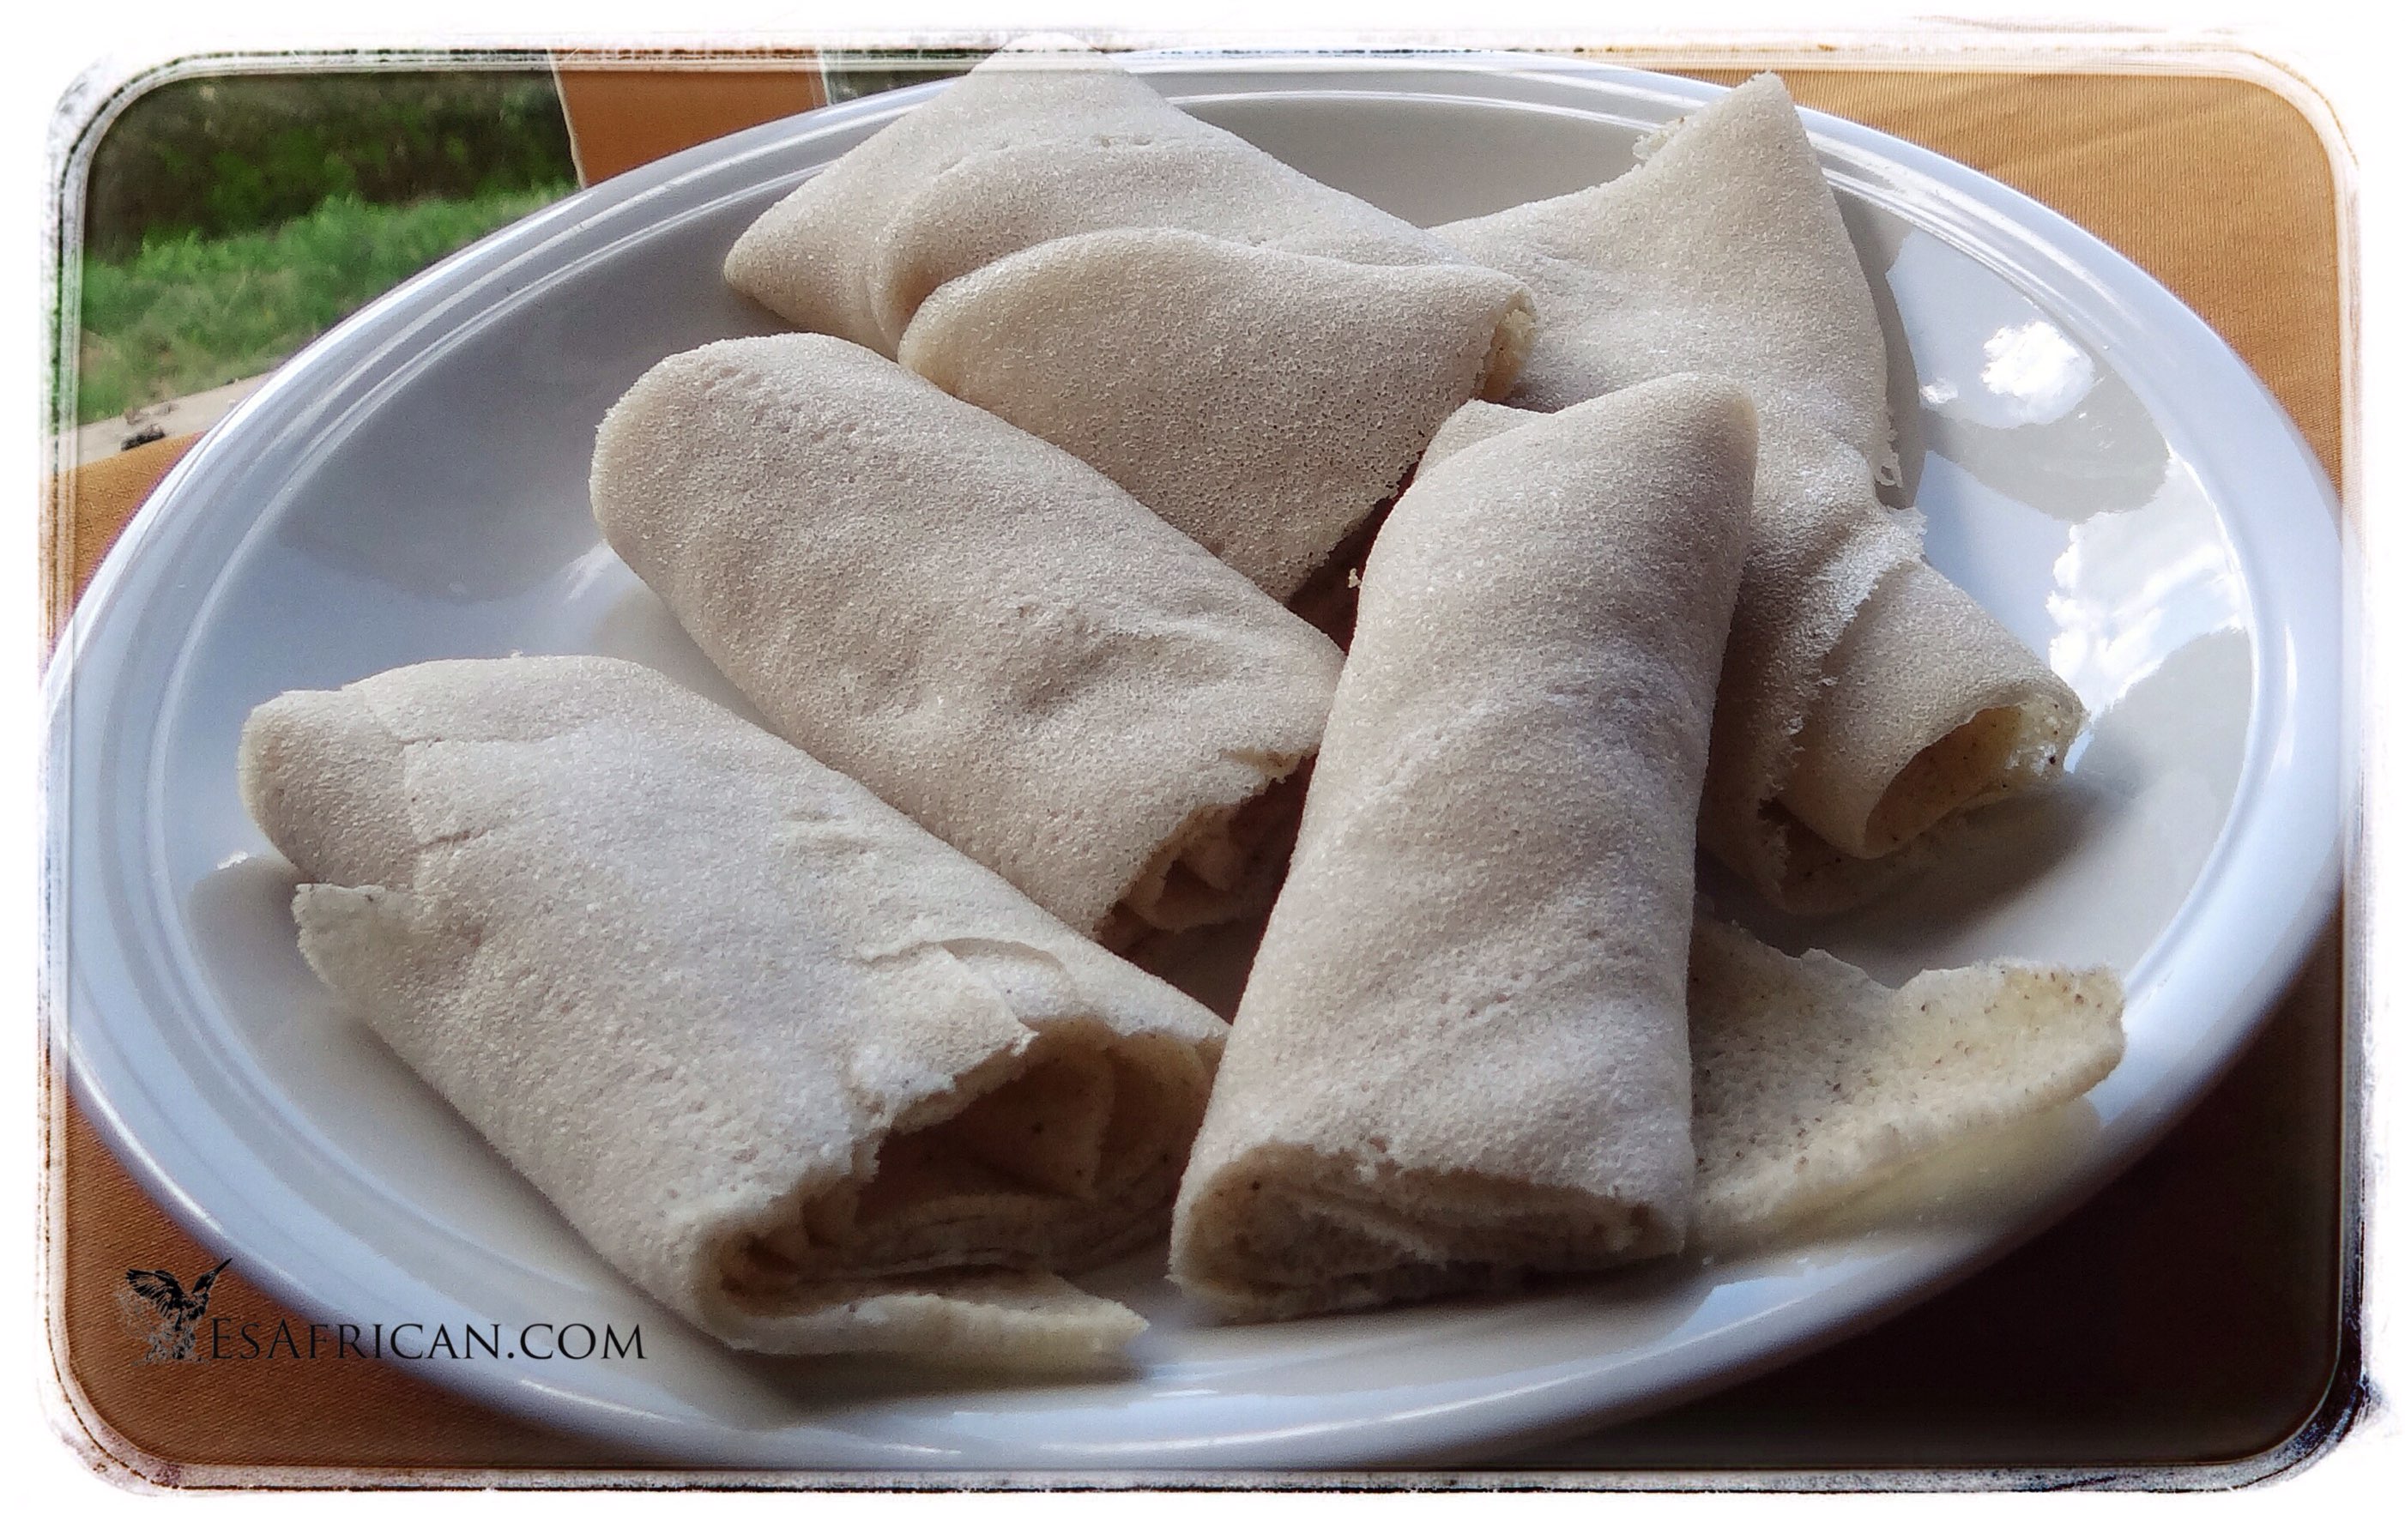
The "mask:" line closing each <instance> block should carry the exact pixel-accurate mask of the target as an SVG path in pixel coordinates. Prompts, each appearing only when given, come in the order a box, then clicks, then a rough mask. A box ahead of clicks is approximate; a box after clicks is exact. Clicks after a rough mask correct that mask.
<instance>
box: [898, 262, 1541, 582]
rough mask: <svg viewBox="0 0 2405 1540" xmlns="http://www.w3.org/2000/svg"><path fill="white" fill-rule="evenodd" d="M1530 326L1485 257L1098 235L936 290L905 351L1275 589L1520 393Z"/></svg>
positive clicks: (1295, 578)
mask: <svg viewBox="0 0 2405 1540" xmlns="http://www.w3.org/2000/svg"><path fill="white" fill-rule="evenodd" d="M1534 327H1535V321H1534V317H1533V315H1531V313H1530V311H1529V308H1528V296H1527V290H1526V288H1524V287H1522V286H1521V285H1520V283H1519V281H1518V280H1516V279H1512V278H1507V277H1505V276H1504V275H1503V274H1501V273H1495V272H1492V271H1490V270H1487V269H1484V268H1473V267H1467V266H1460V265H1456V264H1450V263H1442V264H1440V263H1429V264H1422V265H1418V266H1411V267H1378V266H1371V265H1368V264H1364V263H1359V262H1348V261H1342V260H1338V259H1333V258H1327V257H1310V256H1302V255H1298V254H1296V253H1294V252H1289V251H1281V250H1278V249H1276V248H1274V247H1268V246H1253V245H1240V244H1238V243H1235V242H1232V241H1226V240H1221V239H1219V238H1217V237H1216V236H1208V235H1198V234H1195V233H1193V232H1192V231H1182V230H1165V229H1150V230H1109V231H1096V232H1094V233H1091V234H1085V235H1072V236H1067V237H1064V238H1062V239H1061V240H1057V241H1048V242H1046V243H1044V244H1043V245H1036V246H1032V247H1029V248H1028V249H1027V250H1024V251H1021V252H1018V253H1016V254H1015V255H1012V256H1009V257H1006V258H1003V259H1000V260H998V261H995V262H993V263H992V264H991V265H989V266H986V267H981V268H978V269H977V270H976V271H975V272H973V273H966V274H964V275H963V276H961V277H958V278H955V279H953V280H952V281H951V282H949V283H948V284H946V285H944V287H941V288H939V289H937V290H936V291H935V294H934V295H933V297H931V298H930V299H929V300H928V301H927V302H926V303H925V304H923V305H921V307H920V308H919V311H918V314H917V315H916V316H915V317H914V318H913V319H912V320H911V322H910V326H909V329H907V331H905V332H904V333H903V335H902V343H901V349H900V353H899V357H900V359H901V361H902V363H903V364H904V365H905V366H907V367H908V368H909V369H911V370H914V371H917V372H918V373H920V374H921V375H923V376H925V377H926V378H927V379H930V380H932V381H934V382H935V384H937V385H941V386H943V388H944V389H946V390H947V391H949V392H950V393H951V394H953V395H955V396H958V397H960V398H961V399H963V400H966V401H972V402H974V403H976V404H977V405H978V406H981V407H984V408H985V409H987V410H988V411H990V412H992V413H995V414H996V415H998V416H1001V417H1002V418H1004V419H1005V420H1006V421H1008V422H1011V423H1013V424H1016V425H1017V426H1018V427H1023V428H1025V429H1026V430H1027V431H1029V432H1030V433H1033V434H1035V435H1036V436H1037V437H1039V438H1042V439H1045V440H1047V441H1050V442H1052V443H1055V444H1058V445H1060V446H1061V447H1062V448H1063V449H1066V450H1068V451H1069V452H1070V453H1072V454H1074V455H1076V456H1077V457H1078V458H1079V459H1081V460H1084V461H1085V462H1086V463H1087V464H1089V465H1090V466H1093V467H1095V468H1096V469H1099V470H1101V471H1103V472H1104V474H1106V475H1108V476H1109V477H1110V478H1111V479H1112V480H1113V481H1115V482H1117V483H1118V484H1119V485H1121V486H1123V487H1125V488H1126V489H1127V490H1128V491H1129V492H1131V493H1132V494H1133V495H1134V497H1135V498H1136V500H1137V501H1138V502H1141V503H1143V504H1144V505H1145V506H1146V508H1149V509H1151V510H1152V511H1154V512H1156V513H1158V514H1160V516H1161V517H1162V518H1163V519H1165V520H1167V521H1168V522H1169V523H1170V524H1172V525H1175V526H1176V527H1177V528H1179V529H1182V530H1184V531H1185V532H1186V533H1187V534H1188V535H1190V536H1192V537H1193V538H1194V539H1196V540H1197V541H1199V542H1201V544H1202V547H1203V549H1204V550H1206V551H1209V552H1210V553H1212V554H1213V555H1216V556H1217V557H1219V558H1220V559H1221V560H1223V561H1225V562H1227V563H1228V564H1229V565H1230V566H1231V567H1234V568H1235V569H1236V570H1237V571H1239V572H1242V573H1243V574H1244V575H1245V576H1246V577H1247V578H1250V579H1252V580H1253V581H1255V582H1257V583H1259V585H1260V586H1261V588H1262V589H1263V590H1264V591H1266V592H1267V593H1268V594H1269V595H1270V596H1271V597H1273V598H1275V599H1279V600H1285V599H1287V598H1289V597H1290V596H1292V595H1294V593H1295V592H1296V591H1297V590H1298V589H1300V588H1301V587H1302V585H1303V583H1304V582H1305V581H1306V580H1308V579H1309V578H1311V577H1312V576H1313V575H1314V574H1315V573H1316V572H1317V571H1318V570H1319V569H1320V568H1321V567H1322V566H1323V565H1324V564H1325V563H1326V562H1327V560H1328V558H1329V553H1331V552H1333V551H1335V550H1336V549H1337V547H1338V546H1339V545H1340V544H1341V543H1342V542H1343V540H1344V539H1346V538H1347V537H1349V536H1350V535H1352V534H1353V532H1354V531H1355V530H1356V529H1357V528H1359V527H1360V526H1361V525H1363V523H1364V522H1365V521H1366V520H1368V519H1369V518H1370V516H1371V513H1372V511H1375V510H1377V509H1379V508H1380V507H1382V506H1384V505H1385V503H1386V502H1387V501H1388V500H1389V499H1391V498H1392V497H1394V495H1395V492H1396V489H1397V487H1398V486H1399V485H1400V483H1402V481H1403V479H1404V477H1405V476H1407V475H1408V474H1409V473H1410V471H1411V469H1412V467H1413V464H1414V463H1415V462H1417V460H1418V459H1419V457H1420V453H1421V451H1422V450H1424V449H1425V448H1426V447H1427V446H1428V440H1429V438H1430V436H1432V435H1433V434H1434V433H1435V432H1436V430H1437V427H1439V425H1441V424H1442V422H1443V421H1444V420H1445V418H1446V417H1447V416H1448V415H1449V414H1450V413H1452V412H1453V411H1454V409H1455V408H1456V407H1458V406H1460V405H1461V404H1462V403H1463V402H1464V401H1467V400H1469V399H1471V398H1472V397H1473V396H1479V395H1499V394H1501V393H1502V392H1503V391H1504V390H1506V389H1508V388H1510V385H1511V383H1512V377H1513V376H1514V375H1515V374H1516V373H1517V372H1518V370H1519V366H1520V359H1521V357H1522V355H1523V354H1524V353H1525V351H1526V347H1527V346H1528V343H1529V339H1530V336H1531V334H1532V332H1533V330H1534Z"/></svg>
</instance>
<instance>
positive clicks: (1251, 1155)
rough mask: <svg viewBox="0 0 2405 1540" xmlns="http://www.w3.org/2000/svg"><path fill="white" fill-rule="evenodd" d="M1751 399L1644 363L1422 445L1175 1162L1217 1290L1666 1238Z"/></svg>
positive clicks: (1240, 1299)
mask: <svg viewBox="0 0 2405 1540" xmlns="http://www.w3.org/2000/svg"><path fill="white" fill-rule="evenodd" d="M1753 436H1754V421H1753V413H1752V411H1751V407H1750V406H1749V405H1748V403H1747V401H1746V399H1745V397H1744V395H1743V394H1742V393H1741V392H1740V391H1738V390H1737V389H1736V388H1735V387H1733V386H1731V385H1726V384H1723V383H1720V382H1714V381H1709V380H1702V379H1697V378H1692V377H1689V378H1677V379H1667V380H1662V381H1657V382H1653V383H1649V384H1647V385H1642V386H1639V387H1637V388H1634V389H1630V390H1627V391H1623V392H1619V393H1616V394H1614V395H1612V396H1610V397H1606V398H1603V399H1598V400H1594V401H1590V402H1587V403H1584V404H1582V405H1580V406H1577V407H1573V408H1571V409H1569V410H1568V411H1565V412H1562V413H1558V414H1556V415H1554V416H1550V417H1537V418H1532V419H1530V420H1529V421H1528V422H1527V423H1526V425H1525V426H1522V427H1516V428H1514V429H1513V430H1512V431H1511V432H1509V433H1506V434H1502V435H1499V436H1497V437H1495V438H1492V439H1489V440H1487V441H1484V442H1483V443H1479V444H1477V445H1474V446H1472V447H1470V448H1468V449H1464V450H1462V451H1460V452H1459V453H1457V454H1456V455H1453V456H1452V457H1450V458H1448V459H1446V460H1445V461H1444V462H1443V463H1442V464H1441V465H1439V466H1436V467H1434V468H1432V469H1424V470H1423V471H1422V472H1421V474H1420V475H1419V477H1418V478H1417V479H1416V480H1415V481H1414V482H1413V484H1412V486H1411V488H1410V489H1409V490H1408V491H1407V492H1405V493H1404V495H1403V497H1401V498H1400V499H1399V501H1398V503H1397V504H1396V507H1395V511H1394V513H1393V515H1392V516H1391V517H1390V518H1389V519H1388V521H1387V523H1386V525H1385V529H1384V531H1383V532H1382V533H1381V534H1380V536H1379V538H1378V541H1377V544H1376V546H1375V547H1374V548H1373V549H1372V551H1371V555H1370V559H1369V562H1368V565H1367V567H1366V568H1365V570H1364V571H1363V573H1362V579H1361V602H1360V616H1359V625H1358V630H1357V633H1356V637H1355V641H1354V647H1353V651H1352V654H1351V656H1350V658H1349V660H1348V661H1347V664H1346V665H1345V670H1344V676H1343V679H1342V681H1341V682H1340V683H1339V685H1338V687H1337V693H1336V704H1335V706H1334V707H1333V710H1332V712H1331V714H1330V717H1329V724H1328V733H1327V737H1326V742H1325V745H1324V747H1323V749H1322V751H1321V759H1320V763H1319V765H1318V768H1317V771H1316V773H1315V779H1314V782H1313V785H1312V788H1311V792H1310V796H1309V799H1308V801H1307V804H1306V806H1305V809H1304V814H1303V828H1302V834H1301V840H1300V843H1299V844H1298V846H1297V847H1296V856H1295V862H1294V870H1293V873H1292V875H1291V876H1290V877H1289V878H1288V880H1287V886H1286V889H1285V890H1284V892H1283V893H1282V894H1281V895H1280V896H1279V900H1278V903H1277V906H1276V908H1275V909H1273V911H1272V913H1271V917H1270V923H1269V929H1268V932H1267V935H1266V936H1265V937H1264V939H1263V941H1262V944H1261V949H1260V953H1259V958H1258V959H1257V960H1256V961H1255V963H1254V966H1253V973H1252V977H1251V980H1250V982H1249V984H1248V986H1247V987H1246V989H1245V996H1244V1000H1243V1002H1242V1005H1241V1006H1240V1008H1239V1010H1238V1013H1237V1016H1236V1024H1235V1027H1234V1029H1233V1031H1232V1032H1231V1037H1230V1042H1229V1047H1228V1051H1227V1055H1226V1058H1225V1060H1224V1063H1223V1065H1222V1068H1221V1071H1220V1075H1219V1080H1218V1084H1217V1088H1216V1089H1215V1091H1214V1093H1213V1097H1212V1100H1211V1106H1210V1111H1209V1113H1208V1114H1207V1115H1206V1116H1205V1118H1204V1122H1203V1127H1202V1133H1201V1135H1200V1136H1199V1137H1198V1139H1197V1141H1196V1145H1195V1152H1194V1158H1193V1161H1192V1164H1191V1165H1190V1167H1189V1168H1188V1173H1187V1177H1186V1182H1185V1184H1184V1185H1183V1187H1182V1188H1181V1189H1180V1192H1179V1196H1178V1203H1177V1217H1176V1221H1175V1225H1174V1230H1173V1233H1172V1240H1171V1255H1170V1267H1171V1276H1172V1277H1173V1278H1174V1279H1175V1280H1176V1281H1177V1282H1178V1283H1179V1284H1180V1286H1181V1287H1183V1288H1185V1289H1186V1290H1188V1292H1190V1293H1192V1294H1193V1295H1197V1296H1199V1297H1200V1298H1202V1299H1203V1300H1204V1301H1206V1302H1208V1303H1209V1304H1211V1305H1213V1306H1214V1307H1216V1308H1217V1309H1220V1310H1221V1311H1223V1312H1226V1313H1228V1314H1231V1315H1236V1316H1251V1317H1262V1316H1272V1317H1273V1316H1285V1315H1293V1314H1297V1313H1301V1312H1306V1311H1314V1310H1326V1309H1349V1308H1357V1307H1360V1306H1365V1305H1371V1304H1375V1303H1378V1302H1380V1301H1383V1300H1388V1299H1398V1298H1410V1297H1413V1296H1418V1295H1429V1294H1435V1293H1440V1292H1445V1291H1452V1290H1461V1289H1472V1288H1488V1287H1497V1286H1500V1285H1503V1284H1506V1283H1508V1282H1510V1281H1513V1280H1515V1279H1517V1278H1519V1277H1520V1276H1522V1275H1523V1274H1525V1273H1526V1272H1528V1271H1531V1270H1539V1269H1542V1270H1564V1269H1577V1268H1592V1267H1604V1266H1609V1265H1611V1264H1614V1263H1618V1262H1624V1261H1626V1260H1630V1259H1632V1258H1637V1257H1641V1256H1646V1255H1652V1254H1655V1253H1663V1252H1668V1251H1675V1250H1677V1249H1678V1247H1679V1245H1680V1243H1681V1239H1682V1238H1683V1236H1684V1233H1685V1229H1686V1223H1687V1211H1688V1204H1689V1199H1690V1191H1691V1188H1692V1185H1693V1182H1694V1177H1695V1154H1694V1148H1693V1145H1692V1144H1691V1142H1690V1140H1689V1132H1688V1124H1689V1118H1690V1090H1689V1085H1688V1067H1687V1016H1686V1006H1685V1000H1686V963H1687V932H1688V929H1689V913H1690V909H1689V906H1690V903H1691V902H1692V895H1693V890H1694V829H1695V809H1696V801H1697V798H1698V796H1699V794H1700V791H1701V787H1702V780H1703V774H1704V762H1705V753H1706V746H1707V743H1708V740H1709V729H1710V721H1711V712H1712V696H1713V691H1714V687H1715V685H1716V683H1717V681H1718V677H1719V671H1720V665H1721V651H1722V645H1723V641H1724V640H1725V639H1726V637H1727V631H1728V620H1729V613H1730V609H1731V608H1732V606H1733V604H1734V603H1735V599H1736V594H1737V574H1738V569H1739V567H1740V565H1741V563H1742V560H1743V555H1744V550H1745V539H1746V519H1747V511H1748V509H1749V507H1750V505H1751V470H1752V457H1753Z"/></svg>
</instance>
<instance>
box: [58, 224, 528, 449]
mask: <svg viewBox="0 0 2405 1540" xmlns="http://www.w3.org/2000/svg"><path fill="white" fill-rule="evenodd" d="M570 190H572V189H570V188H569V187H567V186H566V185H561V186H557V187H547V188H536V189H529V190H524V191H504V192H494V193H487V194H483V195H480V196H477V197H472V198H458V199H449V198H439V199H425V200H422V201H420V202H417V203H402V204H398V205H389V206H387V205H378V204H373V203H363V202H361V201H360V200H359V199H358V198H356V197H351V196H338V197H332V198H329V199H327V200H326V201H325V202H324V203H320V204H319V205H318V206H317V208H316V210H315V211H314V212H312V213H309V214H306V215H303V216H302V217H300V218H298V219H294V220H292V221H290V222H289V223H288V224H283V225H279V226H276V227H275V228H274V229H272V230H264V231H255V232H252V233H248V234H240V235H223V236H218V237H216V238H213V239H204V238H202V237H199V236H195V235H185V236H180V237H177V238H175V239H171V240H166V241H152V242H150V243H148V244H147V245H144V247H143V248H142V250H141V251H140V252H139V253H137V254H136V255H134V257H132V258H130V259H126V260H124V261H121V262H109V261H103V260H100V259H96V258H87V259H85V261H84V267H83V325H82V338H81V347H80V350H79V355H78V357H79V365H78V378H77V392H76V418H77V421H78V422H86V423H89V422H97V421H99V420H100V419H102V418H104V417H113V416H116V415H117V414H118V413H122V412H125V411H127V410H129V409H131V408H134V407H139V406H148V405H151V404H154V403H156V402H159V401H162V400H166V399H171V398H173V397H176V396H186V395H190V394H191V393H193V392H195V391H200V390H207V389H209V388H211V387H212V386H215V385H224V384H226V383H227V382H229V381H232V380H239V379H244V378H246V377H247V376H249V375H253V374H258V373H260V372H262V371H266V370H269V369H273V368H274V366H275V365H277V364H279V363H282V362H283V361H284V360H285V359H286V358H288V357H291V356H292V355H293V354H294V353H296V352H298V351H299V350H300V349H301V347H302V345H303V344H304V343H308V342H309V341H310V340H311V339H312V338H314V337H316V335H317V334H318V333H319V332H321V331H324V330H325V329H327V328H328V327H331V326H332V325H333V324H334V323H335V322H336V321H339V320H341V319H342V318H343V317H344V316H345V315H349V314H350V313H351V312H353V311H355V310H357V309H359V307H360V306H361V305H363V304H365V303H367V302H368V301H370V300H373V299H374V298H375V297H376V296H377V295H379V294H382V293H384V292H385V291H386V290H387V289H389V288H391V287H393V286H395V285H396V284H399V283H400V282H401V280H402V279H404V278H407V277H409V276H410V275H411V274H413V273H417V272H419V271H420V270H422V269H423V268H425V267H426V266H427V265H428V264H429V263H431V262H433V261H434V260H436V259H438V258H442V257H445V256H448V255H449V254H450V253H452V252H454V251H457V250H458V249H459V248H460V247H461V246H463V245H467V244H468V243H469V242H471V241H472V240H474V239H476V237H478V236H480V235H483V234H485V233H486V232H488V231H494V230H498V229H499V228H500V227H501V226H502V225H505V224H507V223H509V222H510V221H511V220H513V219H515V218H517V217H519V216H521V215H524V214H527V213H530V212H532V211H533V210H535V209H538V208H541V206H542V205H543V204H545V203H551V202H552V201H554V200H555V199H557V198H559V197H562V196H564V195H565V194H567V193H568V192H570Z"/></svg>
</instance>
